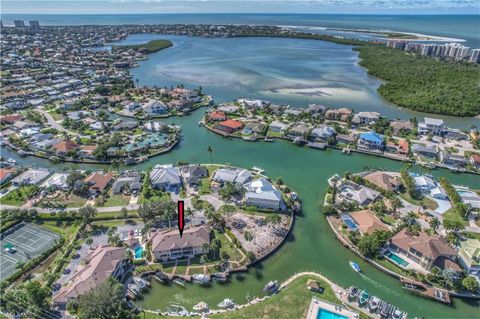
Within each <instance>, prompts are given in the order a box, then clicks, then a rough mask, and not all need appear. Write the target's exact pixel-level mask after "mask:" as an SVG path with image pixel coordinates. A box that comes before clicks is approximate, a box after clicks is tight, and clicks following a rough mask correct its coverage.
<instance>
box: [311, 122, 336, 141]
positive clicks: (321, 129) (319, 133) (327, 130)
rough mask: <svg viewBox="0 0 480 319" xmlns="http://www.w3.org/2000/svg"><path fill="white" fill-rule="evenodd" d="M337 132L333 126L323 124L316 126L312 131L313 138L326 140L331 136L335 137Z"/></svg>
mask: <svg viewBox="0 0 480 319" xmlns="http://www.w3.org/2000/svg"><path fill="white" fill-rule="evenodd" d="M335 134H336V132H335V130H334V129H333V128H331V127H330V126H327V125H323V124H322V125H319V126H318V127H316V128H314V129H313V130H312V132H311V136H312V138H314V139H316V140H322V141H326V140H328V139H329V138H331V137H335Z"/></svg>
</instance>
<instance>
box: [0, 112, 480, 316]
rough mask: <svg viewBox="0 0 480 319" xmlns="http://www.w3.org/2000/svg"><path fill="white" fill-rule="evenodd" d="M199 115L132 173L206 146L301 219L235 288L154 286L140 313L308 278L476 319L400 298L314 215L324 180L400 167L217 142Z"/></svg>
mask: <svg viewBox="0 0 480 319" xmlns="http://www.w3.org/2000/svg"><path fill="white" fill-rule="evenodd" d="M203 112H204V110H202V109H201V110H198V111H196V112H195V113H193V114H191V115H190V116H188V117H183V118H173V119H169V120H168V122H170V123H175V124H179V125H181V126H182V127H183V140H182V141H181V143H180V144H179V146H178V147H176V148H175V149H174V150H173V152H171V153H169V154H166V155H162V156H159V157H156V158H153V159H150V160H149V161H147V162H144V163H142V164H140V165H138V166H137V167H136V168H137V169H146V168H148V167H151V166H152V165H154V164H157V163H176V162H177V161H187V162H190V163H208V162H210V156H209V153H208V152H207V148H208V146H209V145H210V146H212V148H213V154H212V156H213V162H215V163H231V164H233V165H235V166H239V167H247V168H249V167H252V166H260V167H263V168H264V169H265V171H266V174H267V175H268V176H271V177H272V178H276V177H282V178H283V179H284V181H285V182H286V183H287V184H288V185H289V186H290V187H291V188H292V189H293V190H295V191H296V192H298V194H299V195H300V196H301V198H302V200H303V213H302V214H301V215H300V216H297V218H296V221H295V225H294V228H293V232H292V233H291V235H290V236H289V237H288V239H287V241H286V243H285V245H283V246H282V247H281V249H280V250H279V251H278V252H277V253H275V254H274V255H273V256H271V257H270V258H268V259H267V260H266V261H264V262H262V263H261V264H259V265H258V266H257V267H255V268H254V269H251V270H250V271H249V273H248V274H247V276H246V277H245V279H244V280H243V281H238V280H237V279H235V278H234V279H233V282H232V283H230V284H227V285H215V286H214V287H213V288H209V289H206V288H202V287H199V286H194V285H187V287H186V288H180V287H178V286H171V287H165V286H162V285H161V284H157V283H155V282H154V283H153V287H152V289H151V292H150V293H149V294H148V295H146V296H145V298H144V299H143V300H141V301H139V302H138V304H139V305H140V306H141V307H144V308H148V309H152V310H156V309H162V310H165V309H166V307H167V306H168V305H169V304H170V303H171V302H176V303H180V304H183V305H185V306H187V307H191V306H193V305H194V304H196V303H198V302H200V301H205V302H207V303H208V304H210V305H216V304H217V303H218V302H220V301H221V300H223V298H226V297H229V298H233V299H235V300H236V301H237V302H239V303H243V302H245V301H246V296H247V295H250V296H261V295H262V294H263V293H262V288H263V286H264V285H265V283H266V282H268V281H270V280H279V281H283V280H285V279H286V278H288V277H289V276H291V275H293V274H294V273H296V272H300V271H316V272H320V273H322V274H323V275H325V276H327V277H328V278H330V279H331V280H333V281H334V282H336V283H338V284H340V285H342V286H345V287H347V286H349V285H357V286H359V287H362V288H366V289H368V290H369V291H370V292H372V293H373V294H375V295H377V296H379V297H380V298H382V299H385V300H388V301H390V302H393V303H394V304H396V305H397V306H399V307H401V308H402V309H404V310H406V311H408V312H409V313H410V314H411V315H412V317H413V315H417V316H425V317H427V318H475V317H478V309H479V306H480V303H478V302H473V301H466V300H461V299H454V302H453V305H452V306H445V305H442V304H439V303H435V302H432V301H428V300H426V299H423V298H420V297H416V296H413V295H410V294H408V293H406V292H404V291H403V289H402V288H401V286H400V285H399V282H398V281H397V280H395V279H392V278H390V277H389V276H387V275H385V274H383V273H382V272H380V271H378V270H376V269H375V268H373V267H371V266H369V265H368V264H365V263H364V262H363V261H361V260H359V259H358V258H357V257H355V256H354V255H353V254H352V253H351V252H350V251H349V250H348V249H345V248H344V247H343V246H341V245H340V243H339V242H338V241H337V240H336V238H335V237H334V235H333V233H332V231H331V230H330V229H329V227H328V224H327V222H326V220H325V219H324V217H323V216H322V214H321V213H320V205H321V203H322V200H323V197H324V195H325V191H326V187H327V179H328V177H330V176H332V175H333V174H336V173H341V172H344V171H347V170H348V171H351V172H359V171H362V170H364V169H365V168H367V167H369V168H385V169H392V170H399V169H400V168H401V167H402V163H401V162H396V161H391V160H387V159H383V158H379V157H374V156H368V155H361V154H354V155H350V156H347V155H343V154H342V153H341V152H340V151H336V150H326V151H320V150H313V149H308V148H301V147H298V146H295V145H293V144H291V143H288V142H282V141H275V142H273V143H265V142H246V141H242V140H237V139H227V138H223V137H220V136H218V135H216V134H214V133H212V132H209V131H207V130H206V129H204V128H202V127H199V126H198V125H197V123H198V121H199V120H200V119H201V118H202V116H203ZM2 152H4V155H5V156H7V157H9V156H12V157H15V158H17V160H18V161H19V163H22V164H30V165H31V164H35V165H37V166H47V167H50V168H55V169H63V168H70V167H87V166H86V165H72V164H66V163H60V164H52V163H50V162H48V161H45V160H40V159H36V158H31V157H27V158H19V157H18V156H15V155H14V154H11V153H10V152H8V151H7V150H2ZM88 167H89V168H92V166H88ZM99 167H101V166H99ZM131 168H132V167H129V169H131ZM432 173H433V174H434V175H436V176H444V177H446V178H449V179H450V180H451V181H452V182H453V183H455V184H463V185H467V186H470V187H473V186H476V187H478V186H479V185H480V178H479V177H478V176H475V175H469V174H453V173H450V172H448V171H446V170H435V171H432ZM349 260H354V261H356V262H358V263H359V264H360V266H361V267H362V269H363V271H364V274H365V275H364V276H361V275H358V274H357V273H355V272H353V271H352V270H351V268H350V267H349V265H348V261H349Z"/></svg>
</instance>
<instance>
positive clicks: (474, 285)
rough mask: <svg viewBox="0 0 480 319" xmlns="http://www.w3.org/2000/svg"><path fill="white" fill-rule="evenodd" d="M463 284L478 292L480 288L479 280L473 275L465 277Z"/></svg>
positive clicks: (468, 288) (469, 289) (471, 290)
mask: <svg viewBox="0 0 480 319" xmlns="http://www.w3.org/2000/svg"><path fill="white" fill-rule="evenodd" d="M462 285H463V286H464V287H465V289H467V290H468V291H470V292H473V293H475V292H477V290H478V288H479V286H478V281H477V280H476V279H475V277H473V276H468V277H465V278H463V280H462Z"/></svg>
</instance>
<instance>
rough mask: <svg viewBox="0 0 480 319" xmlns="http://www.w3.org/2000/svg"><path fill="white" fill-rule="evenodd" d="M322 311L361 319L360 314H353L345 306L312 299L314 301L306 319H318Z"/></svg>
mask: <svg viewBox="0 0 480 319" xmlns="http://www.w3.org/2000/svg"><path fill="white" fill-rule="evenodd" d="M320 309H325V310H327V311H330V312H332V313H335V314H337V315H340V316H343V317H346V318H348V319H357V318H360V315H359V314H358V312H353V311H351V310H349V309H347V308H345V307H344V306H341V305H337V304H334V303H331V302H328V301H324V300H320V299H317V298H315V297H312V300H311V301H310V306H309V307H308V311H307V317H306V319H317V316H318V312H319V311H320Z"/></svg>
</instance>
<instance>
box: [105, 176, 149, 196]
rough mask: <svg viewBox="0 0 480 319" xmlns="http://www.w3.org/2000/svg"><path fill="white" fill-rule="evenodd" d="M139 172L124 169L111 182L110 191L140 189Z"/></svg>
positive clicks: (122, 191) (137, 190) (117, 192)
mask: <svg viewBox="0 0 480 319" xmlns="http://www.w3.org/2000/svg"><path fill="white" fill-rule="evenodd" d="M140 180H141V174H140V172H137V171H124V172H122V173H121V174H120V176H119V177H118V178H117V179H116V180H115V181H114V182H113V184H112V193H113V194H121V193H128V194H131V193H138V192H140V190H141V189H142V183H141V181H140Z"/></svg>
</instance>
